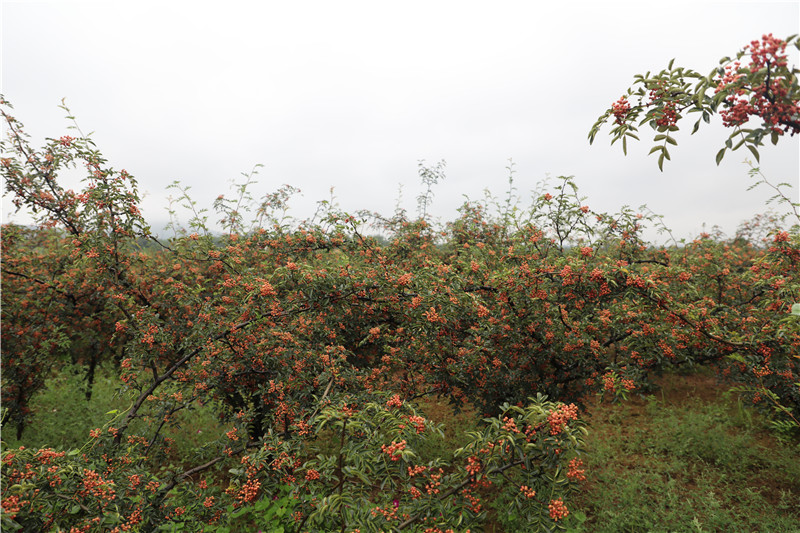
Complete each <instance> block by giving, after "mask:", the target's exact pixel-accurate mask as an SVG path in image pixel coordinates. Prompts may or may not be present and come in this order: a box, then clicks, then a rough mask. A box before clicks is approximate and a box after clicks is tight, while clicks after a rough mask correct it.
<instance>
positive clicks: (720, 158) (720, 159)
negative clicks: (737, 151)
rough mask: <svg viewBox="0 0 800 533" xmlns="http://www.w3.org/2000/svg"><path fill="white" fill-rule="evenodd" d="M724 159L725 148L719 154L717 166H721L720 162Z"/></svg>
mask: <svg viewBox="0 0 800 533" xmlns="http://www.w3.org/2000/svg"><path fill="white" fill-rule="evenodd" d="M723 157H725V148H723V149H722V150H720V151H719V152H717V158H716V159H717V165H719V163H720V161H722V158H723Z"/></svg>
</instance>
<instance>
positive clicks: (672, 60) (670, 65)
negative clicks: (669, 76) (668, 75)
mask: <svg viewBox="0 0 800 533" xmlns="http://www.w3.org/2000/svg"><path fill="white" fill-rule="evenodd" d="M674 62H675V58H674V57H673V58H672V59H670V60H669V65H667V70H672V64H673V63H674Z"/></svg>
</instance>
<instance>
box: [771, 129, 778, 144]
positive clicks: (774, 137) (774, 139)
mask: <svg viewBox="0 0 800 533" xmlns="http://www.w3.org/2000/svg"><path fill="white" fill-rule="evenodd" d="M779 138H780V134H779V133H778V132H777V131H773V132H772V135H771V137H770V141H772V144H778V139H779Z"/></svg>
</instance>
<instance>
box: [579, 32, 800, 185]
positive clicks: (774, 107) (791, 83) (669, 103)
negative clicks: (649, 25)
mask: <svg viewBox="0 0 800 533" xmlns="http://www.w3.org/2000/svg"><path fill="white" fill-rule="evenodd" d="M787 47H795V48H797V49H800V39H799V38H798V36H797V35H792V36H790V37H787V38H786V39H785V40H782V39H778V38H776V37H773V36H772V34H769V35H764V36H763V37H762V38H761V40H754V41H752V42H750V44H748V45H747V46H745V47H744V48H743V49H742V50H740V51H739V52H738V53H737V54H736V57H735V58H734V59H731V58H728V57H725V58H722V59H721V60H720V66H719V67H717V68H715V69H714V70H712V71H711V72H710V73H709V74H708V75H706V76H704V75H702V74H700V73H698V72H696V71H694V70H691V69H687V68H684V67H675V66H674V60H672V61H670V62H669V65H668V66H667V68H666V69H664V70H661V71H660V72H658V73H657V74H651V73H650V72H647V73H646V74H645V75H641V74H637V75H636V76H634V84H633V86H632V87H631V88H629V89H628V90H627V93H626V94H625V95H623V96H622V97H621V98H620V99H619V100H618V101H617V102H615V103H614V104H613V105H612V106H611V108H609V109H608V110H607V111H606V112H605V113H604V114H603V115H601V116H600V118H598V119H597V122H595V124H594V125H593V126H592V129H591V130H590V132H589V142H594V139H595V136H596V135H597V133H598V132H599V130H600V128H601V126H602V125H603V124H605V123H606V122H609V121H611V120H612V119H613V121H614V123H613V127H612V129H611V131H610V134H611V137H612V140H611V143H612V144H614V143H615V142H616V141H618V140H622V149H623V151H624V152H625V153H627V139H628V138H632V139H635V140H639V137H638V136H637V133H638V126H642V125H643V124H648V125H649V126H650V127H651V128H653V129H654V130H655V131H656V135H655V136H654V137H653V142H654V143H655V144H654V146H653V148H652V149H651V150H650V153H651V154H652V153H656V152H658V154H659V156H658V168H659V169H662V170H663V165H664V160H665V159H667V160H668V159H670V155H669V150H668V145H677V144H678V142H677V141H676V140H675V138H674V137H673V136H672V134H673V133H674V132H675V131H678V129H679V128H678V122H679V121H680V120H681V119H683V118H684V115H685V114H689V113H699V114H700V115H699V118H698V119H697V122H695V124H694V127H693V128H692V133H695V132H696V131H697V130H698V129H699V128H700V124H701V122H706V123H709V122H711V117H712V116H713V115H714V114H717V113H719V115H720V116H721V117H722V123H723V125H725V126H726V127H729V128H733V132H732V133H731V134H730V136H729V137H728V139H727V140H726V141H725V146H724V147H723V148H722V149H720V151H719V152H717V156H716V161H717V164H719V163H720V161H722V158H723V157H724V155H725V152H726V151H727V150H738V149H739V148H741V147H742V146H746V147H747V148H748V150H750V152H752V154H753V156H754V157H755V158H756V160H758V159H759V153H758V147H759V146H761V145H762V144H763V140H764V138H767V137H768V138H769V139H770V140H771V142H772V144H777V142H778V140H779V139H780V138H781V136H783V135H784V134H785V133H788V134H789V135H794V134H795V133H800V107H798V100H800V85H798V81H797V74H798V73H800V70H798V69H797V68H796V67H794V66H792V67H790V66H789V64H788V59H787V53H786V48H787ZM745 57H747V58H749V61H744V62H743V58H745ZM692 84H694V86H693V85H692ZM712 90H713V94H707V93H709V92H710V91H712ZM634 98H635V99H636V102H635V103H632V102H631V100H633V99H634ZM754 117H758V118H759V119H760V120H761V125H760V126H757V127H752V128H751V127H743V126H747V125H748V123H749V121H750V119H751V118H754Z"/></svg>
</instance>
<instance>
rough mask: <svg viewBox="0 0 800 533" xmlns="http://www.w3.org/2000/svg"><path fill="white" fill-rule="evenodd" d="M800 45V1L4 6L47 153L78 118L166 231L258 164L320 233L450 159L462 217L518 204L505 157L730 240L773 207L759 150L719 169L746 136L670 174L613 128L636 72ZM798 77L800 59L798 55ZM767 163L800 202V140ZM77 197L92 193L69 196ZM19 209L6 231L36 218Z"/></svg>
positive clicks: (7, 215) (21, 99)
mask: <svg viewBox="0 0 800 533" xmlns="http://www.w3.org/2000/svg"><path fill="white" fill-rule="evenodd" d="M799 32H800V2H798V1H792V2H763V1H762V2H718V3H712V2H703V1H695V2H688V3H682V2H645V1H638V2H628V3H625V2H615V3H612V2H601V1H596V2H558V3H556V2H550V3H548V4H543V3H538V2H537V3H534V2H530V1H528V2H491V3H490V2H466V1H458V2H443V1H439V2H437V1H433V0H428V1H423V2H416V1H404V2H393V3H389V2H379V1H376V0H372V1H367V2H351V1H346V0H339V1H336V2H332V1H314V2H303V1H294V2H287V1H283V2H271V1H261V2H234V1H225V2H203V1H192V2H177V1H168V0H161V1H159V2H150V1H141V0H140V1H136V2H116V1H105V2H99V1H94V2H76V1H67V0H64V1H60V2H55V1H54V2H38V1H19V2H15V1H3V2H2V79H1V80H0V83H2V92H3V94H4V95H5V97H6V98H7V99H8V100H9V101H10V102H11V103H12V105H13V106H14V108H15V109H14V112H15V115H16V117H17V118H18V119H19V120H21V121H22V122H23V123H24V124H25V125H26V129H27V131H28V133H29V134H31V135H32V136H33V138H34V140H36V141H37V142H41V140H42V139H43V138H44V137H59V136H61V135H65V134H67V133H69V131H68V130H67V129H66V128H67V126H68V125H69V124H68V122H67V121H66V120H64V118H63V117H64V113H63V111H62V110H61V109H59V108H58V107H57V106H58V104H59V103H60V101H61V98H64V97H66V99H67V104H68V105H69V106H70V108H71V110H72V112H73V114H74V115H75V116H76V117H77V119H78V122H79V124H80V125H81V128H82V129H83V130H84V131H87V132H88V131H94V134H93V138H94V140H95V142H96V143H97V144H98V146H99V148H100V149H101V151H103V153H104V154H105V156H106V157H107V158H108V159H109V161H110V162H111V164H112V166H114V167H115V168H117V169H119V168H125V169H127V170H128V171H129V172H131V173H132V174H134V175H135V176H136V178H137V179H138V180H139V184H140V187H141V189H142V191H145V192H146V198H145V199H144V201H143V204H142V207H143V212H144V214H145V216H146V217H147V218H148V219H149V220H150V221H151V223H152V224H153V227H154V230H156V231H160V230H161V229H162V228H163V226H164V223H165V222H166V219H167V214H166V210H165V209H164V207H165V206H166V204H167V202H166V197H167V195H168V194H169V193H168V192H167V191H166V189H165V186H166V185H167V184H169V183H170V182H172V181H173V180H176V179H177V180H180V181H182V182H183V183H184V184H185V185H190V186H192V192H193V196H194V197H195V199H196V200H198V203H199V204H201V205H205V206H208V207H209V208H210V207H211V203H212V202H213V199H214V198H216V196H217V195H219V194H223V193H228V192H229V182H230V180H232V179H238V178H239V177H240V173H241V172H247V171H249V170H250V169H251V168H252V167H253V165H255V164H256V163H261V164H263V165H264V168H263V169H261V171H260V182H259V185H258V187H257V188H256V189H254V191H253V192H254V193H256V194H263V193H265V192H269V191H273V190H275V189H277V188H278V187H279V186H280V185H281V184H283V183H288V184H291V185H293V186H295V187H298V188H300V189H301V190H302V196H301V197H297V198H295V200H294V201H293V202H292V204H291V205H292V206H293V207H292V210H291V214H292V215H293V216H295V217H297V218H307V217H310V216H311V215H312V214H313V212H314V209H315V206H316V202H317V201H319V200H324V199H328V198H330V192H329V190H330V188H331V187H334V188H335V195H336V198H337V199H338V201H339V203H340V205H341V207H342V208H343V209H345V210H348V211H355V210H357V209H370V210H372V211H379V212H381V213H383V214H386V215H391V213H392V212H393V211H394V209H395V205H396V203H397V199H398V185H399V184H403V186H404V187H403V198H402V206H403V207H405V208H407V209H408V211H409V213H410V214H412V215H413V214H416V202H415V198H416V196H417V195H418V194H419V192H420V190H421V185H420V183H419V177H418V175H417V162H418V160H420V159H425V160H426V161H427V163H429V164H434V163H436V162H437V161H439V160H441V159H444V160H446V162H447V169H446V174H447V178H446V180H445V181H444V182H442V183H441V184H439V185H438V186H437V187H436V189H435V191H434V192H435V194H436V197H435V199H434V204H433V208H432V212H433V214H434V215H436V216H439V217H441V218H442V219H443V220H452V219H453V217H454V216H455V213H456V211H455V210H456V208H457V207H458V206H459V205H460V204H461V203H462V201H463V197H464V195H467V196H469V197H470V198H473V199H479V198H481V197H482V195H483V190H484V189H486V188H489V189H490V190H492V191H493V192H494V193H495V194H496V195H498V196H501V197H502V196H503V195H504V193H505V190H506V186H507V176H508V173H507V171H506V169H505V167H506V166H507V165H508V160H509V158H511V159H513V161H514V162H515V169H516V174H515V177H516V187H517V188H518V189H519V191H520V193H522V194H523V195H524V196H527V192H528V191H530V190H532V189H533V188H534V187H535V186H536V184H537V182H540V181H541V180H542V179H544V178H545V176H547V175H550V176H553V177H554V176H559V175H574V176H575V179H576V181H577V183H578V185H579V186H580V188H581V192H582V193H583V194H585V195H587V196H588V200H587V202H586V203H587V204H588V205H589V206H590V207H592V209H595V210H597V211H616V210H618V209H619V208H620V207H621V206H622V205H625V204H627V205H631V206H634V207H638V206H639V205H641V204H645V203H646V204H647V205H648V206H649V207H650V208H651V209H652V210H653V211H654V212H656V213H659V214H662V215H664V217H665V219H664V220H665V222H666V224H667V225H668V226H670V227H671V228H672V229H673V230H674V232H675V234H676V235H677V236H678V237H686V238H690V237H693V236H695V235H696V234H697V233H698V232H700V231H701V229H702V224H703V223H706V224H708V225H709V226H711V225H714V224H718V225H720V226H722V228H723V229H724V230H725V231H726V232H727V233H728V234H731V233H733V231H734V230H735V228H736V226H737V225H738V223H739V222H741V221H742V220H744V219H748V218H750V217H752V216H753V215H754V214H756V213H759V212H763V211H764V210H765V208H764V201H765V200H766V199H767V198H769V196H770V194H769V191H768V190H766V189H756V190H754V191H750V192H748V191H747V190H746V189H747V187H748V186H749V185H750V184H751V182H752V180H751V178H749V177H748V175H747V167H746V166H745V165H744V164H742V161H743V160H744V159H745V157H746V155H748V153H747V152H745V151H740V152H735V153H733V154H731V153H728V154H727V155H726V157H725V160H724V161H723V163H722V165H721V166H720V167H717V166H716V165H715V163H714V155H715V154H716V152H717V150H718V149H719V148H720V147H721V146H722V144H723V142H724V139H725V138H726V136H727V134H728V133H729V132H728V131H726V130H725V129H724V128H722V127H721V126H719V125H718V124H719V119H718V118H717V120H716V122H715V123H714V124H712V126H707V127H705V128H701V130H700V132H698V133H697V134H695V135H694V136H693V137H690V136H689V132H690V131H691V126H692V124H693V122H694V116H692V117H691V118H690V119H689V120H687V121H685V122H684V125H683V127H684V130H685V131H683V132H681V134H680V135H679V136H678V141H679V143H680V145H679V146H678V147H677V148H674V149H673V150H671V152H672V159H673V160H672V162H668V163H667V164H666V165H665V171H664V172H663V173H661V172H659V171H658V168H657V166H656V159H655V155H654V156H649V157H648V156H647V152H648V151H649V149H650V147H651V143H650V142H649V139H651V138H652V135H651V132H650V129H649V127H647V126H645V127H644V128H643V129H642V131H641V133H642V134H643V137H642V139H643V142H641V143H635V144H634V145H632V146H629V151H628V157H624V156H623V155H622V152H621V148H620V147H618V146H617V145H615V146H613V147H610V146H609V141H610V137H608V135H607V131H608V127H606V129H605V130H604V131H603V132H601V134H600V135H599V137H598V139H597V140H596V141H595V144H594V145H593V146H590V145H589V144H588V141H587V134H588V131H589V128H590V127H591V125H592V124H593V123H594V121H595V120H596V118H597V117H598V116H599V115H600V114H601V113H602V112H603V111H604V110H605V109H606V108H607V107H608V106H609V105H610V104H611V102H613V101H614V100H616V99H617V98H619V96H620V95H622V94H623V92H624V90H625V89H626V88H627V87H628V86H629V84H630V82H631V81H632V79H633V76H634V74H637V73H644V72H645V71H647V70H652V71H657V70H660V69H661V68H664V67H666V64H667V63H668V61H669V60H670V59H671V58H673V57H674V58H676V65H683V66H686V67H690V68H693V69H695V70H698V71H700V72H702V73H707V72H709V71H710V70H711V69H712V68H714V67H715V66H716V65H717V63H718V60H719V59H720V58H721V57H723V56H726V55H734V54H735V52H736V51H738V50H739V49H740V48H741V47H743V46H744V45H746V44H747V43H749V42H750V41H751V40H753V39H757V38H760V37H761V35H762V34H764V33H773V34H774V35H775V36H777V37H787V36H789V35H791V34H794V33H799ZM790 62H791V63H793V64H797V63H798V59H797V53H796V51H795V52H794V55H792V56H791V61H790ZM798 140H800V139H798V138H797V137H795V138H789V137H786V138H785V139H783V140H782V142H781V143H779V145H778V146H777V147H773V146H771V145H769V146H766V147H764V149H763V150H762V157H761V161H762V165H761V168H762V170H764V172H765V173H766V174H767V176H768V177H770V178H771V179H773V180H774V181H776V182H777V181H786V182H790V183H791V184H792V185H793V186H794V187H795V188H794V190H793V192H792V194H793V198H794V201H798V188H800V143H799V142H798ZM70 186H73V187H76V186H77V184H75V185H70ZM9 206H10V201H9V199H4V200H3V214H2V220H3V222H8V221H16V222H22V223H24V222H25V221H26V220H27V219H26V218H25V217H23V216H21V215H20V214H14V213H13V209H12V208H10V207H9Z"/></svg>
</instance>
